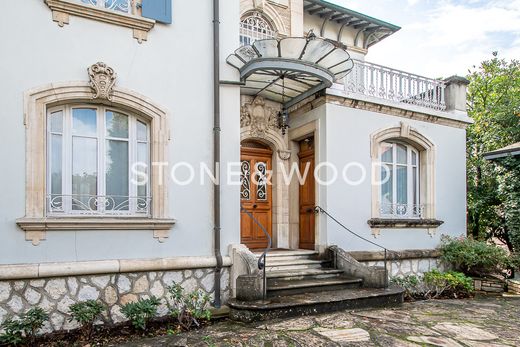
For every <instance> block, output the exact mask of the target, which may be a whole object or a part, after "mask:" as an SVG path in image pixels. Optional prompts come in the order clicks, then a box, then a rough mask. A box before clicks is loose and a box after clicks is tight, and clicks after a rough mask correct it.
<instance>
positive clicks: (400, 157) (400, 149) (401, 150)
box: [397, 145, 408, 164]
mask: <svg viewBox="0 0 520 347" xmlns="http://www.w3.org/2000/svg"><path fill="white" fill-rule="evenodd" d="M406 154H407V152H406V146H403V145H397V163H398V164H407V163H408V159H407V157H406Z"/></svg>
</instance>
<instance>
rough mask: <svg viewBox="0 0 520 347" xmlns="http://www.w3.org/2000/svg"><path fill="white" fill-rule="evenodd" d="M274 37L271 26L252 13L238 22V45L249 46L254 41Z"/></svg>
mask: <svg viewBox="0 0 520 347" xmlns="http://www.w3.org/2000/svg"><path fill="white" fill-rule="evenodd" d="M275 37H276V31H275V30H274V29H273V26H272V25H271V24H270V23H269V22H268V21H267V20H266V19H265V18H264V17H263V16H262V15H261V14H260V13H257V12H254V13H253V14H251V15H249V16H247V17H245V18H244V19H242V21H241V22H240V45H241V46H245V45H250V44H252V43H253V42H255V41H256V40H263V39H272V38H275Z"/></svg>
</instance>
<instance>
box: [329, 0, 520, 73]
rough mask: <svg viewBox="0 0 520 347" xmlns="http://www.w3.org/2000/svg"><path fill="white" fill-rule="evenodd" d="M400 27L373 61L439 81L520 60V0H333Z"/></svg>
mask: <svg viewBox="0 0 520 347" xmlns="http://www.w3.org/2000/svg"><path fill="white" fill-rule="evenodd" d="M329 2H333V3H337V4H339V5H341V6H344V7H347V8H350V9H352V10H355V11H358V12H361V13H364V14H367V15H370V16H372V17H375V18H378V19H381V20H384V21H387V22H390V23H392V24H395V25H398V26H400V27H401V28H402V29H401V30H400V31H398V32H397V33H395V34H393V35H392V36H390V37H387V38H386V39H384V40H383V41H381V42H379V43H377V44H376V45H374V46H372V47H371V48H370V49H369V53H368V55H367V57H366V60H367V61H370V62H373V63H377V64H381V65H385V66H388V67H392V68H396V69H399V70H404V71H406V72H410V73H415V74H419V75H423V76H426V77H432V78H439V77H449V76H452V75H461V76H464V75H466V74H467V73H468V69H472V68H473V66H475V65H476V66H478V65H479V63H480V62H481V61H483V60H486V59H490V58H492V53H493V52H494V51H498V56H499V57H501V58H506V59H520V0H488V1H486V0H440V1H434V0H329Z"/></svg>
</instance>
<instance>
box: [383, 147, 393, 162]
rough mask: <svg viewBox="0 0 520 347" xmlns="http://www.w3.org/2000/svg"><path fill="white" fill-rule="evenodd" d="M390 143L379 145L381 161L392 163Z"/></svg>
mask: <svg viewBox="0 0 520 347" xmlns="http://www.w3.org/2000/svg"><path fill="white" fill-rule="evenodd" d="M392 147H393V146H392V144H390V143H383V144H382V145H381V151H382V153H381V161H382V162H383V163H392V161H393V152H392Z"/></svg>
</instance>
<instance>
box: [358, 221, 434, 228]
mask: <svg viewBox="0 0 520 347" xmlns="http://www.w3.org/2000/svg"><path fill="white" fill-rule="evenodd" d="M367 223H368V225H369V226H370V227H371V228H382V229H398V228H410V229H432V228H438V227H439V226H441V225H442V224H444V222H443V221H441V220H437V219H421V218H415V219H414V218H409V219H399V218H372V219H369V220H368V221H367Z"/></svg>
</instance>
